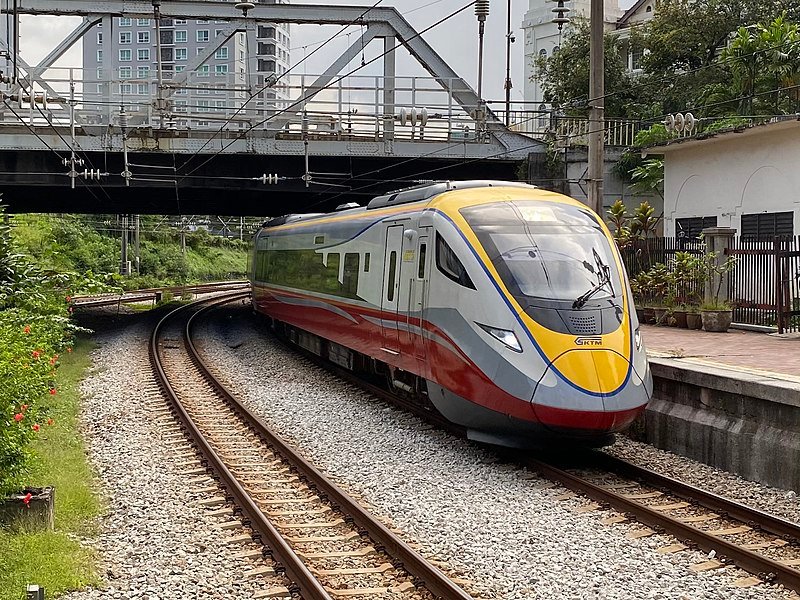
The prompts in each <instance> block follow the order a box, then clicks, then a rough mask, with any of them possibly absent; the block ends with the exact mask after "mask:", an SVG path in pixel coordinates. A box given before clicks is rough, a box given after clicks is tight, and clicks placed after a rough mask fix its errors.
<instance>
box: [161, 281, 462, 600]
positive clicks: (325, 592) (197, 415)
mask: <svg viewBox="0 0 800 600" xmlns="http://www.w3.org/2000/svg"><path fill="white" fill-rule="evenodd" d="M247 296H248V294H241V293H239V294H229V295H227V296H225V297H221V298H218V299H215V300H212V301H200V302H195V303H193V304H189V305H186V306H183V307H180V308H178V309H177V310H175V311H173V312H171V313H170V314H168V315H167V316H166V317H164V319H162V320H161V321H160V322H159V323H158V325H157V326H156V327H155V328H154V330H153V333H152V336H151V339H150V359H151V363H152V365H153V369H154V372H155V374H156V376H157V378H158V380H159V382H160V385H161V387H162V388H163V390H164V391H165V393H166V395H167V396H168V397H169V399H170V402H171V403H172V405H173V407H174V413H175V414H176V416H177V417H178V419H179V420H180V422H181V424H182V427H183V428H185V430H186V431H187V432H188V433H189V434H190V436H191V438H192V440H193V443H194V444H195V446H196V448H197V449H198V451H199V452H200V453H201V454H202V456H203V457H204V460H205V462H206V464H207V465H208V468H209V469H210V470H211V471H212V472H213V473H214V474H215V476H216V477H218V478H219V481H220V483H221V485H222V486H224V488H225V490H226V492H227V494H228V495H229V496H230V497H231V498H232V499H233V500H234V502H235V504H236V506H237V507H238V510H240V511H241V513H242V515H243V519H244V521H245V522H246V524H248V525H249V526H250V527H251V529H252V530H253V531H254V537H256V538H258V539H260V541H261V542H262V543H264V544H265V545H266V546H267V547H268V548H269V550H270V551H271V553H272V555H273V557H274V558H275V560H276V561H278V563H279V564H280V565H281V566H282V568H283V569H284V570H285V573H286V575H287V577H288V578H289V579H290V580H291V581H292V582H293V585H294V586H295V589H294V590H290V591H292V592H298V593H299V594H300V595H302V597H303V598H305V599H306V600H331V599H332V598H336V597H385V596H390V597H392V598H413V599H420V600H424V599H429V598H442V599H444V600H468V599H470V598H471V596H469V595H468V594H467V593H466V592H464V591H463V590H462V589H461V588H460V587H459V586H458V585H456V584H455V583H454V582H453V581H451V580H450V579H449V578H447V577H446V576H445V575H444V574H443V573H442V572H441V571H439V570H438V569H437V568H436V567H434V566H433V565H432V564H430V563H429V562H428V561H426V560H425V559H424V558H422V557H421V556H420V555H419V554H418V553H417V552H415V551H414V550H413V549H412V548H411V547H410V546H409V545H408V544H406V543H405V542H403V541H402V540H401V539H400V538H399V537H397V535H395V534H394V533H393V532H392V531H390V530H389V529H388V528H387V527H386V526H384V525H383V524H382V523H380V522H379V521H377V520H376V519H375V518H374V517H373V516H372V515H370V514H369V513H368V512H367V511H365V510H364V509H363V508H362V507H361V506H360V505H359V504H358V502H356V501H355V500H353V499H352V498H350V497H349V496H348V495H347V494H346V493H344V492H343V491H342V490H341V489H340V488H339V487H337V486H336V485H335V484H334V483H332V482H331V481H330V480H328V479H327V478H326V477H325V476H324V475H323V474H322V473H320V472H319V471H318V470H317V469H316V468H315V467H314V466H313V465H311V464H309V463H308V462H307V461H306V460H305V459H303V457H302V456H300V455H299V454H298V453H297V452H296V451H295V450H294V449H293V448H291V447H290V446H289V445H288V444H286V443H285V442H284V441H283V440H282V439H280V437H279V436H278V435H277V434H275V433H274V432H273V431H271V430H270V429H269V428H268V427H267V426H266V425H265V424H264V423H263V422H262V421H260V420H259V419H258V418H257V417H255V416H254V415H253V414H252V413H250V412H249V411H248V410H247V408H245V407H244V406H243V405H242V403H241V402H240V401H239V400H237V399H236V398H235V397H234V396H232V395H231V394H230V393H229V392H228V391H227V390H226V389H225V388H224V386H223V385H222V384H220V382H219V381H218V380H217V378H216V377H215V376H214V375H213V374H212V372H211V371H210V370H209V368H208V367H207V365H206V364H205V362H204V361H203V359H202V358H201V356H200V354H199V353H198V350H197V348H196V346H195V343H194V341H193V340H192V332H193V329H194V325H195V323H196V321H197V317H199V316H200V315H202V314H203V313H205V312H206V311H208V310H211V309H213V308H214V307H216V306H219V305H221V304H224V303H227V302H232V301H236V300H240V299H244V298H246V297H247Z"/></svg>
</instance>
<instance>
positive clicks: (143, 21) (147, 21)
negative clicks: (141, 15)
mask: <svg viewBox="0 0 800 600" xmlns="http://www.w3.org/2000/svg"><path fill="white" fill-rule="evenodd" d="M136 24H137V25H138V26H139V27H150V19H136Z"/></svg>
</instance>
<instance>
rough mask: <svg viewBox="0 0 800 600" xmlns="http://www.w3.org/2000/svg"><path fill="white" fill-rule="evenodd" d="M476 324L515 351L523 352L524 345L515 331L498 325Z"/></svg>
mask: <svg viewBox="0 0 800 600" xmlns="http://www.w3.org/2000/svg"><path fill="white" fill-rule="evenodd" d="M475 324H476V325H477V326H478V327H480V328H481V329H483V330H484V331H485V332H486V333H488V334H489V335H490V336H492V337H493V338H494V339H496V340H497V341H498V342H501V343H502V344H505V345H506V346H508V347H509V348H511V349H512V350H513V351H514V352H522V346H520V344H519V340H518V339H517V335H516V334H515V333H514V332H513V331H509V330H508V329H500V328H498V327H491V326H490V325H482V324H481V323H475Z"/></svg>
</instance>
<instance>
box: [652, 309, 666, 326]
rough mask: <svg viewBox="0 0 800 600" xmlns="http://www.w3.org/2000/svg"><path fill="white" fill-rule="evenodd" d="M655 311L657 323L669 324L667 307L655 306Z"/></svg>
mask: <svg viewBox="0 0 800 600" xmlns="http://www.w3.org/2000/svg"><path fill="white" fill-rule="evenodd" d="M653 311H654V312H655V318H656V325H666V324H667V319H666V316H667V309H666V308H654V309H653Z"/></svg>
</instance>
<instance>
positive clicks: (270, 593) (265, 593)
mask: <svg viewBox="0 0 800 600" xmlns="http://www.w3.org/2000/svg"><path fill="white" fill-rule="evenodd" d="M291 595H292V593H291V592H290V591H289V588H286V587H283V586H279V587H274V588H269V589H267V590H261V591H258V592H256V593H255V594H253V598H289V597H291Z"/></svg>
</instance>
